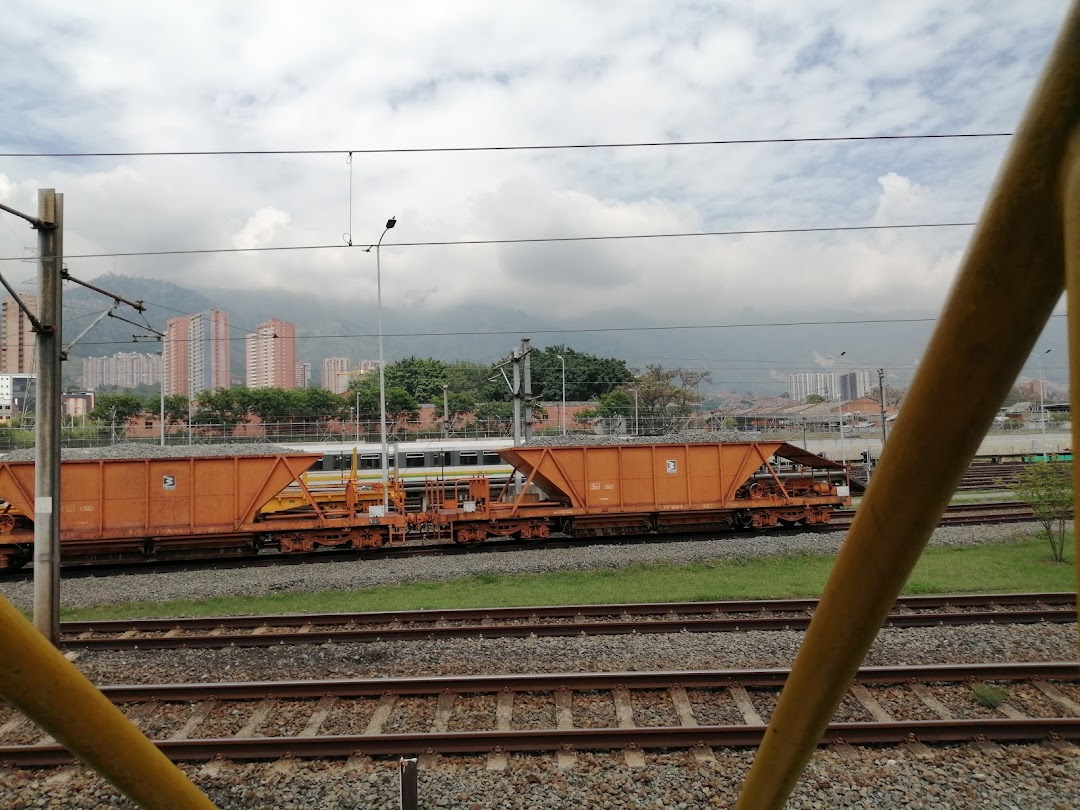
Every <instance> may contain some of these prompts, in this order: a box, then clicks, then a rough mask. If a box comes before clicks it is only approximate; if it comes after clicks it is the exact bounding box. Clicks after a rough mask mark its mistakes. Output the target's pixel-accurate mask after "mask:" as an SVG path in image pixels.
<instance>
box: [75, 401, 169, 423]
mask: <svg viewBox="0 0 1080 810" xmlns="http://www.w3.org/2000/svg"><path fill="white" fill-rule="evenodd" d="M155 410H156V409H155ZM144 411H145V405H144V403H143V399H142V398H141V397H137V396H135V395H134V394H128V393H122V394H99V395H98V397H97V398H96V401H95V404H94V409H93V410H92V411H90V418H91V419H93V420H94V421H97V422H108V423H112V424H117V425H123V424H124V423H126V422H127V421H128V420H129V419H131V418H132V417H133V416H138V415H139V414H141V413H143V412H144Z"/></svg>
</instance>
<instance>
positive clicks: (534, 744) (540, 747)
mask: <svg viewBox="0 0 1080 810" xmlns="http://www.w3.org/2000/svg"><path fill="white" fill-rule="evenodd" d="M764 734H765V726H763V725H749V726H667V727H655V726H653V727H644V728H593V729H579V728H575V729H558V730H556V729H541V730H529V729H527V730H512V731H459V732H442V733H437V732H432V733H423V732H422V733H410V734H373V735H349V736H332V737H254V738H240V739H238V738H234V737H229V738H219V739H193V740H158V741H155V744H156V745H157V746H158V748H160V749H161V751H162V752H163V753H164V754H165V755H166V756H167V757H169V759H171V760H173V761H174V762H197V761H203V760H208V759H214V758H220V757H223V756H224V757H226V758H227V759H231V760H268V759H279V758H281V757H303V758H309V759H310V758H340V757H350V756H353V755H355V754H367V755H372V756H378V755H385V756H398V755H403V754H422V753H440V754H470V753H487V752H492V751H495V750H502V751H559V750H564V749H566V748H568V747H569V748H573V749H576V750H605V749H616V750H617V749H622V748H637V749H657V748H698V747H702V746H716V747H727V748H747V747H751V746H755V745H758V744H759V743H760V742H761V739H762V737H763V735H764ZM1048 739H1070V740H1076V739H1080V719H1077V718H1072V717H1066V718H1059V717H1055V718H1043V717H1040V718H1034V717H1033V718H1024V719H1011V718H1000V719H999V718H992V719H982V720H909V721H897V722H894V723H880V722H867V723H833V724H830V725H829V726H828V728H827V729H826V731H825V733H824V735H823V736H822V737H821V740H820V743H819V745H829V744H833V743H847V744H849V745H851V744H854V745H890V744H897V743H901V742H906V741H912V740H917V741H922V742H937V743H962V742H974V741H986V740H997V741H1001V742H1028V741H1041V740H1048ZM71 759H72V758H71V754H70V753H68V751H67V750H66V749H64V748H63V747H61V746H58V745H28V746H0V762H5V763H8V764H10V765H17V766H23V767H29V766H48V765H63V764H66V763H69V762H71Z"/></svg>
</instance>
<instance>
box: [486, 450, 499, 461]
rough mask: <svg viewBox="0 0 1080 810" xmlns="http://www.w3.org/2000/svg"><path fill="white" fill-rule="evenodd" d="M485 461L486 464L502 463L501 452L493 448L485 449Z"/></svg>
mask: <svg viewBox="0 0 1080 810" xmlns="http://www.w3.org/2000/svg"><path fill="white" fill-rule="evenodd" d="M484 463H485V464H502V459H501V458H499V454H498V453H496V452H494V451H492V450H485V451H484Z"/></svg>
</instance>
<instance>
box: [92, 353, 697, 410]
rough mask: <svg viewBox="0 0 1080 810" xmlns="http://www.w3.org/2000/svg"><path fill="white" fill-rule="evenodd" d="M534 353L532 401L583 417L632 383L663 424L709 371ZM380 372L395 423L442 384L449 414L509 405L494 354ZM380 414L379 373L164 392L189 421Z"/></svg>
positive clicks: (103, 403)
mask: <svg viewBox="0 0 1080 810" xmlns="http://www.w3.org/2000/svg"><path fill="white" fill-rule="evenodd" d="M530 363H531V372H532V390H533V397H534V399H535V400H536V401H539V400H541V399H543V400H546V401H548V402H557V401H559V400H561V399H562V397H563V391H564V386H565V396H566V400H567V401H568V402H591V403H593V405H592V407H590V408H589V409H587V410H586V411H585V412H583V413H582V414H581V415H580V416H579V421H588V420H596V419H605V418H629V417H631V416H632V415H633V414H634V411H635V399H634V394H635V392H636V404H637V415H638V417H639V419H641V420H642V421H643V422H647V423H649V424H654V423H657V422H658V421H659V422H660V423H661V424H663V423H664V420H670V419H674V418H677V417H679V416H685V415H686V414H688V413H689V412H690V411H691V410H693V409H694V408H696V407H697V406H698V405H699V404H700V403H701V401H702V397H701V395H700V394H699V393H698V391H697V387H698V385H699V384H700V383H702V382H705V381H708V379H709V375H708V373H706V372H693V371H689V370H686V369H664V368H663V367H661V366H658V365H650V366H647V367H646V369H645V370H644V371H643V372H640V373H635V371H634V370H632V369H630V368H629V367H628V366H627V365H626V361H624V360H619V359H614V358H604V357H597V356H596V355H592V354H588V353H586V352H579V351H577V350H575V349H573V348H570V347H568V346H563V345H557V346H549V347H547V348H544V349H534V350H533V352H532V355H531V358H530ZM385 376H386V411H387V417H388V421H389V422H390V424H391V425H394V426H398V425H400V424H403V423H404V422H406V421H408V420H410V419H415V418H416V417H417V415H418V413H419V409H420V406H421V404H423V403H431V404H434V405H435V406H436V410H437V412H438V411H441V407H442V404H443V393H444V391H445V393H446V399H447V404H448V410H449V421H450V423H451V424H454V423H456V422H458V421H460V420H462V419H464V418H465V417H468V416H472V417H473V418H474V419H475V420H476V421H478V422H499V421H505V420H506V419H507V418H509V416H510V414H511V411H512V405H511V396H510V387H509V385H508V384H507V379H506V377H504V373H503V370H500V369H499V368H498V366H497V365H496V364H492V365H486V364H483V363H473V362H469V361H461V360H459V361H454V362H445V361H442V360H435V359H432V358H425V357H407V358H404V359H402V360H398V361H396V362H394V363H391V364H389V365H387V367H386V373H385ZM506 376H509V370H506ZM159 390H160V389H159ZM160 407H161V402H160V393H159V392H157V391H152V390H151V391H149V392H148V391H147V390H146V388H145V387H143V388H142V389H141V390H139V391H113V392H106V393H100V394H99V395H98V396H97V398H96V404H95V407H94V409H93V410H92V411H91V413H90V419H91V420H93V421H95V422H99V423H105V424H109V423H115V424H122V423H124V422H127V421H128V420H129V419H131V418H133V417H140V416H141V417H147V418H153V417H156V416H157V414H158V412H159V409H160ZM189 408H190V411H189ZM537 409H538V411H539V412H538V413H537V415H536V416H537V418H539V419H542V418H544V413H543V411H542V409H539V406H537ZM378 415H379V375H378V373H368V374H364V375H359V376H357V377H355V378H354V379H353V380H352V381H351V382H350V384H349V388H348V390H347V391H346V392H345V393H344V394H343V395H337V394H333V393H331V392H329V391H327V390H325V389H321V388H298V389H281V388H257V389H249V388H244V387H240V386H234V387H232V388H219V389H217V390H214V391H204V392H202V393H201V394H199V396H198V397H197V398H196V399H195V400H194V401H193V402H192V403H190V404H189V403H188V400H187V398H186V397H185V396H183V395H173V396H168V397H166V398H165V420H166V423H168V424H183V423H186V422H187V421H188V419H189V416H190V418H191V421H192V422H194V423H195V424H224V425H228V424H239V423H240V422H243V421H246V420H247V419H248V418H249V417H251V416H258V417H259V418H260V419H261V420H262V421H264V422H278V423H282V422H285V423H287V422H310V421H318V422H325V421H330V420H335V419H344V418H349V417H351V418H357V419H360V420H370V421H376V420H377V419H378Z"/></svg>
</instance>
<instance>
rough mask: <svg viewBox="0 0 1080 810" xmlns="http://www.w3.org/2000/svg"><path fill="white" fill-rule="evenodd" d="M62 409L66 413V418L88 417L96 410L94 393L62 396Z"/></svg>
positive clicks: (87, 392)
mask: <svg viewBox="0 0 1080 810" xmlns="http://www.w3.org/2000/svg"><path fill="white" fill-rule="evenodd" d="M60 407H61V408H62V409H63V411H64V416H86V415H87V414H88V413H90V411H92V410H94V392H93V391H86V392H84V393H82V394H62V395H61V397H60Z"/></svg>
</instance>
